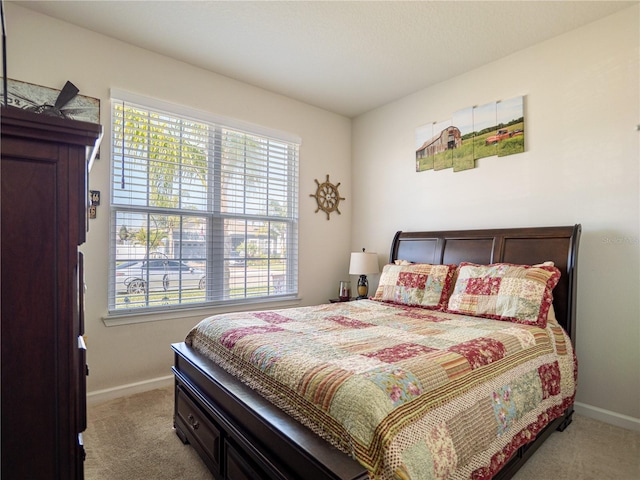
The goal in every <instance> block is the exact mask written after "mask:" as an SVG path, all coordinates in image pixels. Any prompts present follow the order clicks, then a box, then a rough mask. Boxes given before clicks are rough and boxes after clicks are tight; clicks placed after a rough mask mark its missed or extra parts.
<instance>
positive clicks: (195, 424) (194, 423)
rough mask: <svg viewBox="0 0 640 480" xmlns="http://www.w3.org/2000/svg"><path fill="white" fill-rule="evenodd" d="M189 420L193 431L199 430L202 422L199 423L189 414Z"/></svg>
mask: <svg viewBox="0 0 640 480" xmlns="http://www.w3.org/2000/svg"><path fill="white" fill-rule="evenodd" d="M187 419H188V420H189V423H190V424H191V429H192V430H197V429H198V427H199V426H200V422H198V421H197V420H196V419H195V417H194V416H193V415H192V414H189V416H187Z"/></svg>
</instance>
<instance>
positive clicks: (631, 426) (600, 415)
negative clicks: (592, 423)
mask: <svg viewBox="0 0 640 480" xmlns="http://www.w3.org/2000/svg"><path fill="white" fill-rule="evenodd" d="M574 408H575V411H576V413H577V414H578V415H583V416H585V417H589V418H593V419H594V420H600V421H601V422H605V423H610V424H611V425H615V426H616V427H622V428H626V429H627V430H634V431H636V432H640V418H635V417H630V416H628V415H622V414H620V413H616V412H612V411H611V410H605V409H604V408H599V407H594V406H593V405H587V404H586V403H580V402H576V403H575V404H574Z"/></svg>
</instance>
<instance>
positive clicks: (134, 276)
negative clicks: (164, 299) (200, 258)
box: [116, 259, 206, 294]
mask: <svg viewBox="0 0 640 480" xmlns="http://www.w3.org/2000/svg"><path fill="white" fill-rule="evenodd" d="M205 285H206V280H205V272H204V271H203V270H200V269H197V268H194V267H190V266H189V265H187V264H186V263H185V262H180V261H178V260H168V259H152V260H138V261H129V262H124V263H122V264H120V265H118V266H117V267H116V292H119V293H120V292H126V293H129V294H136V293H138V294H139V293H145V292H147V291H154V290H160V291H165V292H166V291H168V290H177V289H179V288H183V289H185V288H199V289H201V290H203V289H204V288H205ZM147 286H148V288H147Z"/></svg>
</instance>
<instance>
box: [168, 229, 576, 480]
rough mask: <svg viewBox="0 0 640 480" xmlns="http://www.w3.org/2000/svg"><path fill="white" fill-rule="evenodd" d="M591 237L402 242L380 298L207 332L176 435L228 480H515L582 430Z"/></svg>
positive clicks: (184, 351)
mask: <svg viewBox="0 0 640 480" xmlns="http://www.w3.org/2000/svg"><path fill="white" fill-rule="evenodd" d="M580 231H581V227H580V225H573V226H559V227H535V228H511V229H490V230H464V231H439V232H397V233H396V235H395V236H394V238H393V241H392V244H391V251H390V255H389V264H388V265H387V266H385V268H384V270H383V272H382V275H381V277H380V286H379V287H378V290H377V291H376V292H375V295H373V296H372V298H373V299H368V300H360V301H352V302H344V303H337V304H327V305H318V306H311V307H300V308H294V309H286V310H278V311H268V312H245V313H243V314H238V313H234V314H222V315H219V316H215V317H211V318H208V319H205V320H203V322H200V323H199V324H198V326H196V327H194V330H192V331H191V332H190V333H189V335H188V336H187V338H186V339H185V342H181V343H176V344H173V345H172V349H173V351H174V354H175V363H174V367H173V372H174V375H175V409H174V427H175V431H176V434H177V435H178V437H179V438H180V439H181V440H182V441H183V442H184V443H189V444H191V445H192V446H193V448H194V449H195V450H196V451H197V452H198V453H199V455H200V457H201V458H202V459H203V461H204V462H205V464H206V465H207V467H208V468H209V469H210V470H211V472H212V474H213V476H214V477H215V478H217V479H228V480H238V479H301V480H302V479H304V480H314V479H318V480H320V479H323V480H328V479H336V480H337V479H340V480H356V479H358V480H364V479H367V478H380V479H387V478H413V479H414V480H415V479H420V480H423V479H426V478H510V477H512V476H513V474H514V473H515V472H516V471H517V470H518V469H519V468H520V467H521V466H522V465H523V464H524V462H526V460H527V459H528V458H529V457H530V456H531V455H532V454H533V453H534V452H535V450H536V449H537V448H538V447H539V446H540V444H541V443H542V442H544V440H545V439H546V438H547V437H548V436H549V435H550V434H552V433H553V432H554V431H555V430H564V428H566V427H567V426H568V425H569V424H570V423H571V416H572V414H573V400H574V397H575V386H576V378H577V377H576V375H577V372H576V370H575V367H576V361H575V355H574V350H573V346H574V345H573V343H574V338H575V327H576V273H577V263H576V262H577V255H578V243H579V237H580ZM425 268H426V269H427V270H426V271H425V270H424V269H425ZM407 272H408V273H407ZM425 272H426V273H425ZM407 278H409V279H410V280H408V281H407V280H406V279H407ZM496 278H498V280H496ZM416 279H426V280H424V281H423V283H422V284H420V282H419V281H418V284H415V281H417V280H416ZM523 279H525V280H523ZM412 282H414V283H412ZM425 282H426V283H425ZM496 282H498V283H496ZM500 282H502V286H503V292H504V291H508V289H507V287H506V286H507V285H508V286H509V288H510V289H511V290H514V288H515V287H512V286H511V285H516V284H517V285H520V283H521V282H524V283H522V284H523V285H526V288H525V287H522V288H521V287H518V288H517V289H516V290H518V289H520V290H522V291H525V290H526V291H525V293H522V294H521V293H513V294H512V295H511V296H504V295H503V294H502V293H501V294H499V295H497V296H494V297H492V296H491V295H492V294H494V293H496V291H497V290H495V288H496V285H498V286H499V285H500ZM508 282H512V283H508ZM532 282H533V283H532ZM540 285H542V286H540ZM538 287H540V289H539V290H537V289H538ZM487 289H489V290H490V291H487ZM492 289H493V290H492ZM523 289H524V290H523ZM520 290H518V291H520ZM534 290H535V291H536V292H537V293H535V294H533V293H531V292H533V291H534ZM416 292H418V294H416ZM478 293H480V294H482V295H481V296H479V295H478ZM485 294H486V296H485ZM518 295H520V297H518V300H517V301H516V300H513V298H515V297H517V296H518ZM531 295H533V296H536V298H539V301H535V302H532V301H530V299H529V297H530V296H531ZM525 297H526V298H525ZM478 298H481V299H482V300H481V301H478ZM488 298H489V299H491V300H490V301H489V300H486V299H488ZM523 298H524V300H523ZM514 302H516V303H517V302H519V303H518V305H519V306H517V307H514ZM523 302H525V303H523ZM536 302H537V303H536ZM522 305H525V306H526V308H521V307H522ZM531 305H533V307H532V306H531ZM514 308H515V310H514ZM516 310H517V312H518V313H514V311H516ZM525 311H526V313H523V314H522V315H520V313H519V312H525ZM452 312H454V313H452ZM532 312H533V313H532ZM510 315H512V316H510ZM554 316H555V320H554V319H553V318H554ZM315 317H318V318H315ZM311 318H314V319H313V320H311ZM504 320H507V321H504ZM316 323H317V324H318V325H315V324H316ZM311 325H314V328H316V327H317V330H313V332H311V333H309V332H306V330H309V329H311ZM320 331H321V332H322V334H319V333H318V332H320ZM433 332H435V334H434V335H432V336H429V335H431V334H432V333H433ZM423 333H424V334H425V335H426V336H425V337H424V338H423V337H422V336H421V335H422V334H423ZM209 334H212V335H218V336H217V337H211V338H209V336H208V335H209ZM302 335H309V336H311V337H313V339H315V340H317V343H315V344H314V345H313V346H312V347H308V346H304V347H301V346H300V345H298V344H297V343H296V342H298V339H299V338H301V336H302ZM418 335H420V336H418ZM262 337H264V338H262ZM289 337H291V338H292V339H293V341H292V343H290V344H284V343H282V342H284V340H285V338H289ZM258 339H260V341H264V342H271V343H270V344H268V343H263V344H258V343H255V342H257V341H258ZM334 339H335V341H334ZM454 341H455V342H454ZM375 342H382V343H380V344H375ZM458 342H460V343H458ZM470 346H472V347H473V348H471V347H470ZM231 350H237V351H238V355H231V354H230V353H229V352H230V351H231ZM534 350H535V351H537V352H538V353H535V355H534ZM283 351H287V353H291V356H290V358H286V356H285V355H284V354H282V352H283ZM310 351H311V352H313V359H310V358H309V357H310V355H308V352H310ZM325 352H326V356H327V359H328V361H327V363H325V364H320V363H319V360H317V359H316V356H317V357H318V358H319V357H320V356H321V355H325ZM345 352H347V353H345ZM243 355H244V357H243ZM296 355H297V356H296ZM538 355H539V356H538ZM389 356H391V357H393V360H397V361H398V363H397V364H395V366H394V367H389V365H388V364H387V363H386V362H387V360H388V357H389ZM508 361H509V362H513V365H510V366H507V362H508ZM308 362H311V363H308ZM287 363H288V364H289V367H287V368H289V370H285V366H286V365H287ZM296 366H299V368H296ZM427 366H428V367H427ZM223 367H224V368H223ZM423 367H424V368H423ZM312 371H313V374H311V373H310V372H312ZM427 371H428V372H427ZM320 372H324V373H320ZM327 372H328V373H327ZM354 372H355V373H354ZM372 372H373V373H372ZM429 372H431V373H429ZM443 372H444V373H443ZM480 372H485V373H488V374H489V377H490V378H489V379H488V381H486V382H485V381H484V380H482V381H481V380H480ZM234 373H235V374H242V375H243V380H240V379H238V377H236V376H235V375H234ZM267 373H268V374H267ZM356 373H357V375H356ZM525 377H526V378H527V379H528V380H527V382H528V381H529V380H533V381H534V383H532V384H531V385H535V386H531V385H530V384H529V383H525V382H524V378H525ZM390 378H392V379H393V381H390V380H389V379H390ZM258 381H260V382H262V383H257V382H258ZM394 382H395V383H394ZM451 382H453V383H451ZM283 384H291V385H290V387H291V389H292V390H291V391H289V390H287V388H289V387H287V386H286V385H285V386H284V387H283ZM372 385H373V387H372ZM296 386H297V387H296ZM398 386H399V387H398ZM285 387H286V388H285ZM294 387H295V388H298V390H294ZM349 390H352V391H354V392H355V393H356V395H355V396H356V399H354V398H352V397H346V393H345V392H347V391H349ZM358 392H359V396H358ZM381 392H382V393H381ZM458 393H460V396H459V397H457V395H458ZM472 398H473V399H474V400H473V401H472V400H470V399H472ZM365 400H366V401H371V402H373V403H371V404H369V405H368V406H367V407H363V406H362V404H361V403H360V402H362V401H365ZM385 402H386V403H385ZM525 404H527V405H526V408H525V406H524V405H525ZM370 412H372V413H370ZM488 417H491V418H488ZM345 423H346V425H345ZM425 426H426V430H424V428H423V427H425ZM425 432H426V433H425ZM463 447H464V448H463ZM356 458H357V459H358V460H356ZM424 459H426V461H425V460H424Z"/></svg>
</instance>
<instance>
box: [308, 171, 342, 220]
mask: <svg viewBox="0 0 640 480" xmlns="http://www.w3.org/2000/svg"><path fill="white" fill-rule="evenodd" d="M316 184H317V185H318V188H317V189H316V193H312V194H311V195H309V196H310V197H316V202H318V208H317V209H316V212H315V213H318V211H319V210H322V211H323V212H325V213H326V214H327V220H331V218H330V217H331V212H338V215H342V214H341V213H340V210H338V205H339V204H340V200H344V198H343V197H341V196H340V193H339V192H338V187H339V186H340V183H338V184H336V185H334V184H332V183H331V182H330V181H329V175H327V181H326V182H323V183H320V182H318V180H316Z"/></svg>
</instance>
